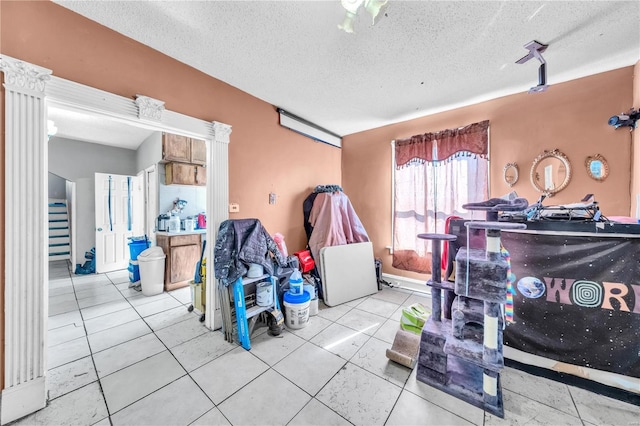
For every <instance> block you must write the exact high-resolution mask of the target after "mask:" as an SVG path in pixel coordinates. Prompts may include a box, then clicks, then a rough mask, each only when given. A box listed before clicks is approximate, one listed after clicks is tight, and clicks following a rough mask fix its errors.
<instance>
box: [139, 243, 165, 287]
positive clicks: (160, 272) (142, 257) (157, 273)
mask: <svg viewBox="0 0 640 426" xmlns="http://www.w3.org/2000/svg"><path fill="white" fill-rule="evenodd" d="M165 258H166V256H165V254H164V251H162V247H158V246H155V247H151V248H148V249H146V250H145V251H143V252H142V253H140V254H139V255H138V265H139V267H140V281H141V285H142V294H144V295H145V296H153V295H156V294H160V293H162V290H164V260H165Z"/></svg>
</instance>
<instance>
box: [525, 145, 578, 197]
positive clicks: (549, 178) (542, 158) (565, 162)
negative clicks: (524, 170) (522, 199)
mask: <svg viewBox="0 0 640 426" xmlns="http://www.w3.org/2000/svg"><path fill="white" fill-rule="evenodd" d="M530 178H531V184H532V185H533V187H534V188H535V189H537V190H538V191H540V192H542V193H543V194H545V195H546V196H547V197H552V196H553V195H554V194H555V193H557V192H560V191H562V190H563V189H564V188H566V187H567V185H569V181H570V180H571V164H570V163H569V159H568V158H567V156H566V155H564V154H563V153H562V152H560V151H559V150H557V149H554V150H552V151H544V152H543V153H542V154H540V155H538V156H537V157H536V158H535V160H533V164H532V165H531V174H530Z"/></svg>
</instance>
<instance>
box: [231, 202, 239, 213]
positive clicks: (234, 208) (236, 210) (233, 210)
mask: <svg viewBox="0 0 640 426" xmlns="http://www.w3.org/2000/svg"><path fill="white" fill-rule="evenodd" d="M239 212H240V204H238V203H231V204H229V213H239Z"/></svg>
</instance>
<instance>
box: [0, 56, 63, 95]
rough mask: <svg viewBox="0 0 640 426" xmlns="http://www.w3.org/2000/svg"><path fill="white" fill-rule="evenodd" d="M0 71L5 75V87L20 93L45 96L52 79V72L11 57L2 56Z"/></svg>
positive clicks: (0, 57) (0, 58)
mask: <svg viewBox="0 0 640 426" xmlns="http://www.w3.org/2000/svg"><path fill="white" fill-rule="evenodd" d="M0 71H2V72H3V73H4V87H6V88H7V89H11V90H14V91H19V92H37V95H38V96H43V95H44V88H45V84H46V82H47V81H48V80H49V79H50V78H51V70H50V69H47V68H43V67H39V66H37V65H33V64H30V63H29V62H24V61H20V60H18V59H15V58H12V57H10V56H6V55H2V56H0Z"/></svg>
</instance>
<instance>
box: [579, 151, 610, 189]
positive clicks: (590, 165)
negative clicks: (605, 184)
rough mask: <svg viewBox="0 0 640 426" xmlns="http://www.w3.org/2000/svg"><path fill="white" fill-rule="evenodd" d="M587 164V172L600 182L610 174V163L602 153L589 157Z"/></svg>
mask: <svg viewBox="0 0 640 426" xmlns="http://www.w3.org/2000/svg"><path fill="white" fill-rule="evenodd" d="M585 165H586V166H587V174H588V175H589V176H590V177H591V178H592V179H595V180H597V181H598V182H602V181H604V180H605V179H606V178H607V176H609V164H608V163H607V160H605V158H604V157H603V156H602V155H600V154H596V155H594V156H593V157H587V160H586V161H585Z"/></svg>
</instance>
